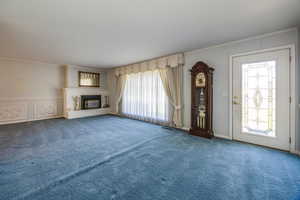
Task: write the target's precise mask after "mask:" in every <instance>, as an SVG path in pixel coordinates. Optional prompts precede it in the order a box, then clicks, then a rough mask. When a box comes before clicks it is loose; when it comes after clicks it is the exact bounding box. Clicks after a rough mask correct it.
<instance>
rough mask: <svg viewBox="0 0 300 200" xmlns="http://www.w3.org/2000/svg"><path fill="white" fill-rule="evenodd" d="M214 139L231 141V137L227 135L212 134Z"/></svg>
mask: <svg viewBox="0 0 300 200" xmlns="http://www.w3.org/2000/svg"><path fill="white" fill-rule="evenodd" d="M214 137H216V138H222V139H226V140H232V139H231V137H230V136H227V135H218V134H214Z"/></svg>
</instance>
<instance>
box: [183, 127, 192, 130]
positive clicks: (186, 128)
mask: <svg viewBox="0 0 300 200" xmlns="http://www.w3.org/2000/svg"><path fill="white" fill-rule="evenodd" d="M181 129H182V130H184V131H190V128H188V127H181Z"/></svg>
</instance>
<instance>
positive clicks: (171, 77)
mask: <svg viewBox="0 0 300 200" xmlns="http://www.w3.org/2000/svg"><path fill="white" fill-rule="evenodd" d="M159 73H160V78H161V80H162V83H163V87H164V89H165V92H166V95H167V96H168V98H169V102H170V104H171V105H172V106H173V112H172V114H171V118H172V120H171V121H172V124H173V125H175V126H176V127H181V126H182V118H181V115H182V113H181V110H182V107H181V97H182V96H181V87H182V66H178V67H174V68H170V67H168V68H163V69H160V70H159Z"/></svg>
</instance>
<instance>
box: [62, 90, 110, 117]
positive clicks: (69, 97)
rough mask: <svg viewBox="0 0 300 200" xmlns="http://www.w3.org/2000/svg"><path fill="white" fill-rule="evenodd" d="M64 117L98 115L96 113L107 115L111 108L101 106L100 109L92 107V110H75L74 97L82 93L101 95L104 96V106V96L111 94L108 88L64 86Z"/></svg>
mask: <svg viewBox="0 0 300 200" xmlns="http://www.w3.org/2000/svg"><path fill="white" fill-rule="evenodd" d="M63 91H64V117H65V118H67V119H73V118H80V117H88V116H96V115H105V114H110V113H111V109H110V108H99V109H90V110H75V109H74V108H75V105H74V100H73V97H75V96H77V97H80V96H82V95H101V97H102V101H101V102H102V106H101V107H103V104H104V97H105V96H109V92H108V91H107V90H104V89H101V88H80V87H76V88H75V87H74V88H64V90H63Z"/></svg>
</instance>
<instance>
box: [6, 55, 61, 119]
mask: <svg viewBox="0 0 300 200" xmlns="http://www.w3.org/2000/svg"><path fill="white" fill-rule="evenodd" d="M63 87H64V68H63V67H62V66H60V65H56V64H48V63H41V62H34V61H24V60H15V59H7V58H0V124H3V123H10V122H16V121H29V120H37V119H45V118H52V117H58V116H61V115H62V102H63V101H62V88H63Z"/></svg>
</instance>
